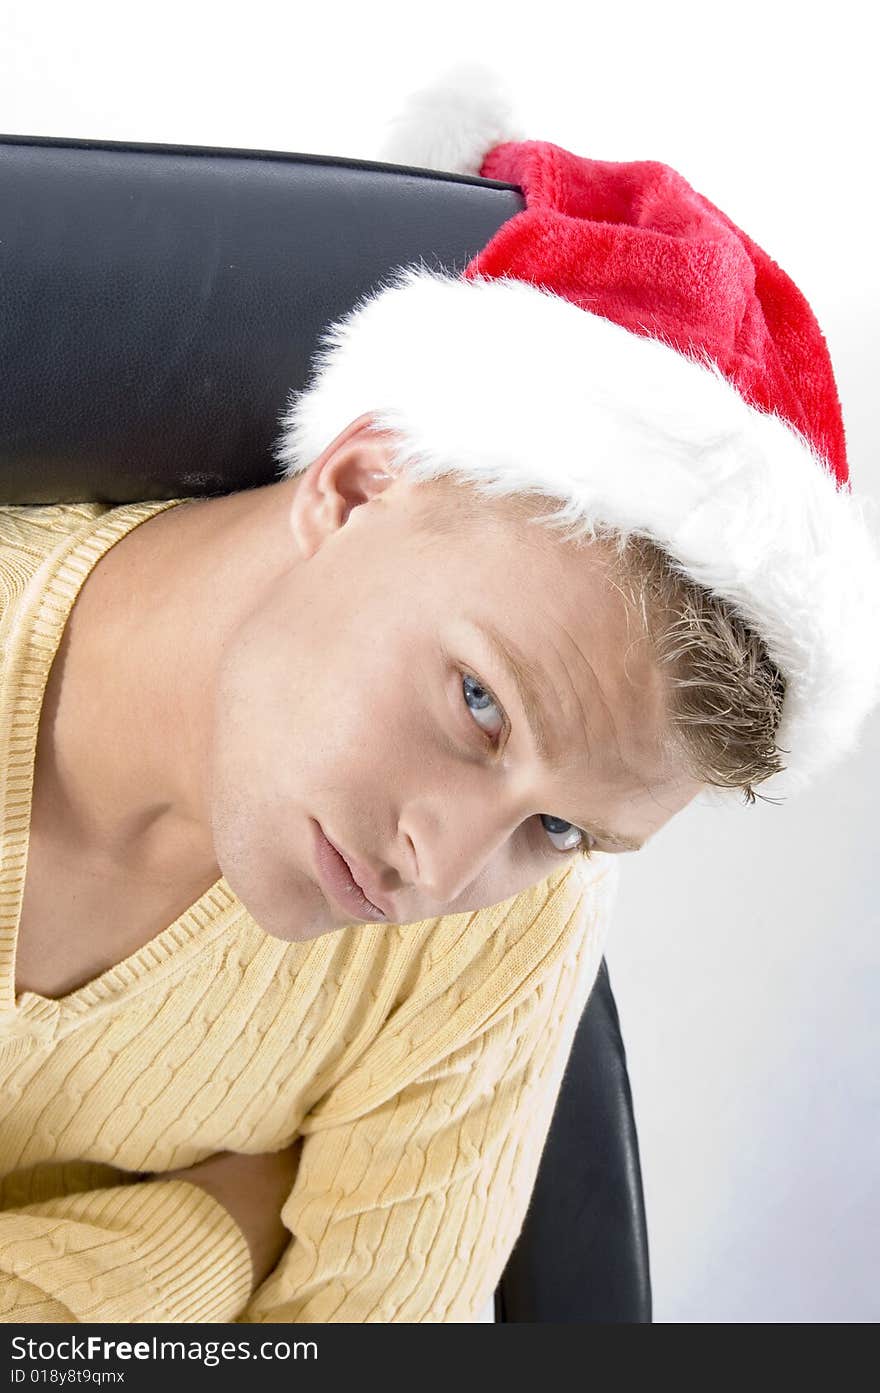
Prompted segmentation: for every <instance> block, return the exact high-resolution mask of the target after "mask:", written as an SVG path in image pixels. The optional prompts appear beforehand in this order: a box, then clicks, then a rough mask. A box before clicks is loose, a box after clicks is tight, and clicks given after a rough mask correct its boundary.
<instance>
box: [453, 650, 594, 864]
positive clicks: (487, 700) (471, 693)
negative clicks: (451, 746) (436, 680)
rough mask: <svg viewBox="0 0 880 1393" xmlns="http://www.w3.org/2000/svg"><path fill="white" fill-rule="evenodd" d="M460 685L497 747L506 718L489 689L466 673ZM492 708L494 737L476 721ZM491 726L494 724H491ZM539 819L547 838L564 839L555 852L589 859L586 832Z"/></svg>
mask: <svg viewBox="0 0 880 1393" xmlns="http://www.w3.org/2000/svg"><path fill="white" fill-rule="evenodd" d="M462 683H463V686H464V689H465V702H466V704H467V707H468V710H469V711H470V712H471V714H472V715H473V717H474V719H475V720H476V722H477V725H478V726H479V727H480V729H481V730H482V731H483V734H484V735H485V736H486V739H487V741H488V743H489V744H490V745H492V746H495V745H497V743H498V738H499V736H500V735H501V734H503V733H504V728H505V726H506V724H507V717H506V716H505V714H504V712H503V711H502V709H501V707H500V705H499V704H498V702H497V701H496V700H495V698H494V697H493V695H492V693H491V692H490V690H489V688H488V687H486V686H484V685H483V683H482V682H480V681H479V680H478V679H477V678H475V677H471V676H469V675H468V674H467V673H462ZM471 702H473V705H471ZM492 707H494V709H495V710H496V711H497V712H498V713H499V714H500V717H501V722H500V724H501V729H500V731H499V732H498V735H497V736H495V737H493V736H491V735H490V734H489V733H488V731H487V730H486V728H485V726H484V725H483V724H482V722H481V720H480V719H478V718H479V717H481V716H483V715H484V714H485V713H487V712H489V711H490V709H491V708H492ZM491 724H496V723H495V722H491ZM539 817H540V820H541V824H542V826H543V827H544V830H545V831H546V832H547V834H548V836H550V837H559V836H561V837H563V838H564V843H563V845H562V846H556V844H555V843H553V845H554V846H555V847H556V850H557V851H559V852H562V853H564V852H568V851H576V850H578V849H579V848H580V850H581V851H582V853H583V855H584V856H587V857H589V855H590V848H589V846H588V841H589V838H588V836H587V834H586V832H582V831H581V829H580V828H579V827H575V825H574V823H572V822H564V821H563V820H562V818H560V817H551V816H550V814H549V813H540V814H539ZM551 824H552V825H551Z"/></svg>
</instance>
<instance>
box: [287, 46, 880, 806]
mask: <svg viewBox="0 0 880 1393" xmlns="http://www.w3.org/2000/svg"><path fill="white" fill-rule="evenodd" d="M379 157H380V159H381V160H383V161H385V162H389V163H394V164H404V165H408V166H411V167H417V168H422V169H441V170H445V171H448V172H452V173H456V172H457V173H461V174H468V175H478V176H480V177H482V178H486V179H495V180H501V181H503V182H506V183H511V184H515V185H517V186H518V187H519V188H520V189H521V190H522V192H523V195H524V199H525V204H526V206H525V209H524V210H523V211H522V212H520V213H517V214H516V215H515V216H513V217H511V218H510V219H509V220H508V221H507V222H505V223H504V224H503V225H502V226H501V227H500V228H499V230H498V231H497V232H496V233H495V234H494V236H493V237H492V238H491V239H490V240H489V242H488V243H487V244H486V246H485V247H484V248H483V249H482V251H480V252H479V254H478V255H477V256H475V257H474V258H473V260H472V261H471V262H470V263H469V264H468V265H467V266H466V267H465V269H464V271H463V273H461V274H460V275H453V274H450V273H446V272H443V271H438V270H436V269H429V268H427V267H426V266H424V265H423V264H422V263H418V264H413V265H409V266H407V267H402V268H400V269H398V270H397V271H395V272H394V273H392V275H391V276H390V277H388V278H387V279H386V280H385V281H383V282H382V283H381V284H380V285H379V286H377V287H376V288H375V290H374V291H373V292H372V293H370V294H369V295H367V296H366V297H364V298H363V299H362V300H361V301H360V302H359V303H358V304H357V305H356V306H355V307H354V308H353V309H352V311H351V312H350V313H349V314H347V315H346V316H345V317H344V318H343V319H341V320H339V321H337V323H335V324H333V325H331V326H330V327H329V328H328V329H327V331H326V332H325V334H324V336H323V340H322V344H321V346H320V347H319V349H318V352H317V354H316V356H315V360H314V370H313V376H312V380H311V382H310V384H309V385H308V386H307V388H306V389H305V390H303V391H301V392H299V393H296V394H295V395H294V398H293V400H292V401H291V402H290V403H289V405H288V406H287V408H286V410H285V412H284V414H283V416H282V418H281V427H282V433H281V436H280V438H279V441H278V443H277V445H276V449H275V457H276V459H277V460H278V461H279V463H280V464H281V465H282V466H283V474H284V475H285V476H288V477H290V476H293V475H294V474H296V473H298V472H300V471H302V470H303V469H305V468H307V467H308V465H309V463H310V462H311V461H312V460H313V459H315V458H316V457H317V456H318V455H319V454H320V453H321V452H322V451H323V450H324V449H326V447H327V445H328V444H329V443H330V442H331V441H332V440H333V439H334V438H335V437H336V436H337V435H338V434H339V433H340V431H342V430H343V429H344V428H345V426H346V425H348V424H349V423H350V422H351V421H352V420H354V419H356V418H357V417H358V416H359V415H361V414H363V413H365V412H372V413H373V415H374V419H375V424H376V427H377V429H380V430H391V431H394V432H396V433H398V435H399V438H400V448H399V450H398V452H397V453H396V455H395V456H394V460H393V468H394V470H395V472H398V473H405V474H406V477H407V478H409V479H412V480H414V481H415V480H430V479H434V478H438V477H440V476H442V475H446V476H450V475H451V476H454V477H457V478H460V479H461V480H462V481H466V482H467V483H469V484H470V485H471V486H472V487H473V488H474V489H475V490H476V491H478V492H479V493H481V494H482V495H483V496H485V497H486V498H492V497H496V496H502V495H505V494H510V493H530V492H534V493H540V494H546V495H550V496H552V497H554V498H558V499H559V501H560V509H559V511H558V512H554V513H553V514H552V517H553V518H554V519H555V522H554V526H559V527H560V528H562V529H564V530H565V532H566V534H567V535H569V536H578V535H585V536H595V535H599V534H601V533H603V532H605V531H606V530H608V529H613V530H614V532H615V533H617V534H618V535H619V536H620V537H621V538H624V539H625V538H626V537H627V536H629V535H633V536H647V537H650V538H651V539H652V540H653V541H655V542H656V543H657V544H658V545H659V546H661V547H662V548H663V549H664V550H665V551H666V552H667V553H668V554H669V556H670V557H672V559H673V561H674V562H675V563H676V565H677V566H678V568H679V569H680V570H681V571H683V572H684V573H686V574H687V575H688V576H690V577H691V578H692V579H693V580H695V581H697V582H698V583H699V584H700V585H702V586H704V587H705V588H706V589H708V590H709V591H711V592H712V593H714V594H716V595H719V596H721V597H723V599H725V600H726V601H728V602H729V603H730V604H731V605H732V606H733V607H734V609H735V610H736V611H737V612H738V613H739V614H740V615H741V616H742V618H743V619H744V620H745V621H746V622H747V623H748V624H749V625H750V626H751V627H752V628H753V630H755V631H756V632H757V633H758V634H759V635H760V636H761V638H762V639H763V640H764V643H765V645H766V647H767V650H768V652H769V654H770V656H771V658H772V659H773V660H774V662H775V663H776V664H777V666H778V667H779V669H780V670H781V672H782V674H783V676H784V677H785V679H786V695H785V701H784V704H783V710H782V717H781V722H780V727H779V732H778V736H777V744H778V747H779V749H780V751H782V752H783V755H782V758H783V763H784V765H785V769H784V771H783V773H782V774H777V775H774V777H773V778H772V779H771V780H767V781H765V782H764V784H762V785H761V788H762V791H768V790H771V791H772V792H782V793H791V792H795V791H797V790H799V789H800V788H802V787H804V786H805V785H806V784H808V783H810V782H812V780H813V778H814V777H815V775H816V774H817V773H818V772H819V771H820V770H824V769H825V768H827V767H829V766H831V765H832V764H834V763H836V762H837V761H838V760H839V759H840V758H841V757H842V756H843V755H844V754H845V753H846V752H848V751H850V750H851V749H852V748H854V746H855V745H856V742H857V738H858V734H859V730H860V728H861V726H862V723H863V721H864V718H865V716H866V715H867V713H868V712H869V710H870V709H871V707H872V706H873V705H874V704H875V702H876V701H877V700H878V697H880V552H878V546H877V542H876V540H875V538H874V537H873V536H872V531H871V528H870V527H869V520H868V509H869V506H871V505H870V502H869V500H868V499H867V498H865V497H861V498H859V497H857V496H856V495H855V494H854V493H853V491H852V487H851V484H850V481H849V472H848V466H847V458H846V444H845V439H844V427H843V421H842V416H841V408H840V401H839V399H838V393H837V388H836V385H835V380H834V375H833V372H832V367H831V360H830V357H829V353H828V348H827V345H826V343H825V339H824V338H823V335H822V332H821V330H820V328H819V325H818V323H817V322H816V318H815V316H814V314H813V312H812V310H811V309H810V307H809V305H808V303H807V301H806V299H805V298H804V296H803V295H802V294H801V292H800V291H799V290H798V288H797V286H796V285H795V284H794V283H793V281H792V280H791V279H790V278H789V277H788V276H787V275H786V273H785V272H784V271H783V270H782V269H781V268H780V267H779V266H778V265H777V263H776V262H775V261H773V260H772V259H771V257H769V256H768V255H767V253H766V252H764V251H763V250H762V249H761V248H760V247H759V246H757V245H756V244H755V243H754V242H753V241H752V240H751V238H749V237H748V236H747V235H746V233H744V232H743V231H742V230H741V229H740V228H738V227H737V226H736V225H735V224H734V223H733V222H731V220H730V219H729V218H728V217H727V216H726V215H725V214H724V213H722V212H721V211H720V209H718V208H717V207H715V205H714V204H713V203H710V202H709V200H708V199H706V198H704V197H703V195H702V194H699V193H697V192H696V190H695V189H693V188H692V187H691V186H690V184H688V182H687V181H686V180H685V179H684V178H683V177H682V176H681V175H680V174H678V173H676V171H675V170H674V169H671V168H670V167H669V166H668V165H666V164H661V163H659V162H657V161H655V160H634V161H623V162H619V161H610V160H594V159H588V158H586V157H584V156H581V155H575V154H572V153H571V152H570V151H568V150H565V149H562V148H561V147H560V146H558V145H554V144H552V143H549V142H547V141H541V140H527V139H524V138H523V133H522V132H521V131H520V130H519V129H517V128H516V127H515V125H514V120H513V117H512V115H511V110H510V102H509V100H508V98H507V96H506V95H505V92H504V88H503V85H502V83H501V82H500V80H499V79H498V77H497V76H496V75H495V74H494V73H493V72H492V71H491V70H490V69H488V68H486V67H485V66H483V65H481V64H468V65H458V66H457V67H455V68H454V69H452V70H451V72H449V73H448V74H447V75H446V76H445V77H444V78H443V79H441V80H440V81H438V82H437V83H435V84H434V85H433V86H432V87H430V88H428V89H426V90H424V91H422V92H419V93H417V94H415V95H414V96H412V97H411V98H410V99H409V101H408V103H407V104H406V106H405V107H404V108H403V110H402V111H401V113H400V115H399V116H398V117H397V118H396V119H395V120H394V121H393V122H392V123H391V129H390V135H389V139H388V141H387V142H386V144H385V146H384V148H383V149H382V150H381V151H380V156H379Z"/></svg>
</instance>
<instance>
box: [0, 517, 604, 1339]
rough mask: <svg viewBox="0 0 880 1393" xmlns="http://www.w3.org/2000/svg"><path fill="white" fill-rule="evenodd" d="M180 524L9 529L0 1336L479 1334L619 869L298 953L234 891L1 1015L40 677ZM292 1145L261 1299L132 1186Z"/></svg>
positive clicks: (2, 989)
mask: <svg viewBox="0 0 880 1393" xmlns="http://www.w3.org/2000/svg"><path fill="white" fill-rule="evenodd" d="M182 501H183V500H180V499H173V500H165V501H162V502H158V503H156V502H152V503H137V504H127V505H124V506H121V507H107V506H106V505H104V504H98V503H77V504H57V505H52V506H43V507H38V506H32V507H4V508H0V610H2V612H0V680H2V686H0V838H2V841H0V1320H4V1321H34V1322H44V1321H114V1322H125V1323H131V1322H149V1321H240V1322H262V1321H280V1322H298V1321H302V1322H308V1321H316V1322H321V1321H348V1322H364V1321H382V1322H389V1321H411V1322H416V1321H469V1320H473V1319H475V1318H476V1316H477V1314H478V1312H479V1311H480V1310H481V1309H482V1308H483V1307H484V1306H485V1303H486V1301H487V1300H488V1299H489V1298H490V1296H491V1294H492V1292H493V1290H494V1289H495V1286H496V1285H497V1283H498V1281H499V1279H500V1277H501V1274H502V1272H503V1270H504V1266H505V1263H506V1261H507V1258H508V1256H509V1254H510V1251H511V1249H512V1248H513V1245H514V1243H515V1241H516V1238H517V1235H518V1233H519V1231H520V1228H521V1227H522V1222H523V1219H524V1217H525V1212H526V1208H527V1205H528V1201H529V1196H530V1194H531V1190H532V1187H533V1184H534V1181H535V1176H536V1173H537V1169H538V1163H539V1160H540V1156H541V1152H542V1149H543V1146H544V1142H545V1140H546V1136H547V1132H548V1129H549V1125H550V1120H551V1117H552V1113H553V1108H554V1104H555V1101H556V1097H557V1094H558V1091H559V1087H560V1083H561V1080H562V1074H563V1070H564V1068H565V1064H566V1061H567V1058H568V1055H569V1051H570V1048H571V1044H572V1040H573V1036H574V1032H575V1029H576V1026H577V1023H578V1020H579V1018H580V1016H581V1014H582V1012H583V1010H584V1007H585V1005H586V1002H587V998H588V996H589V993H590V990H591V988H592V986H593V983H594V980H595V977H596V974H597V972H598V969H599V965H600V962H601V957H602V953H603V951H604V939H605V932H606V927H607V924H608V921H609V915H610V912H611V908H612V903H613V896H614V891H615V889H616V884H617V873H616V861H615V858H614V857H612V856H610V855H601V854H598V855H594V856H593V857H592V858H591V859H590V860H589V861H587V860H586V859H585V858H583V857H577V858H575V859H574V860H569V859H568V858H566V859H565V860H562V859H561V865H560V868H559V869H558V870H554V871H553V873H552V874H551V875H550V876H549V878H548V879H546V880H545V881H543V882H542V883H541V884H539V885H536V886H533V887H531V888H529V889H528V890H526V891H525V892H523V893H521V894H519V895H517V896H516V897H514V898H513V899H510V900H507V901H505V902H504V903H502V904H498V905H494V906H492V907H491V908H487V909H483V910H480V911H478V912H475V913H464V914H452V915H447V916H443V917H441V918H434V919H429V920H425V921H423V922H420V923H415V924H401V925H396V924H395V925H388V924H376V925H370V924H363V923H356V924H352V925H351V926H350V927H346V928H343V929H342V930H340V931H338V932H331V933H326V934H323V935H321V936H320V937H318V938H316V939H313V940H311V941H309V942H305V943H285V942H281V941H279V940H278V939H276V938H273V937H270V936H269V935H268V934H266V933H264V932H263V931H262V930H261V929H260V927H259V925H258V924H257V923H256V922H255V921H254V919H252V918H251V916H250V914H249V912H248V910H247V909H246V907H245V906H244V905H243V904H242V903H241V902H240V901H239V900H238V899H237V898H236V896H235V894H234V893H233V891H232V890H231V888H230V886H229V885H228V884H227V882H226V880H225V879H224V878H221V879H220V880H218V881H217V882H216V883H215V884H214V885H213V886H211V888H210V889H209V890H208V891H207V892H206V893H205V894H204V895H203V896H202V897H201V898H200V899H199V900H197V901H196V902H195V903H194V904H193V905H191V906H190V908H189V909H187V910H186V911H185V913H183V914H181V915H180V917H179V918H178V919H177V920H175V922H174V923H173V924H171V925H170V926H169V927H168V928H166V929H165V930H164V931H163V932H161V933H159V934H158V935H157V936H156V937H155V938H153V939H152V940H151V941H150V942H149V943H148V944H147V945H146V946H145V947H143V948H141V949H140V950H138V951H137V952H135V953H132V954H131V956H130V957H127V958H126V959H125V960H124V961H123V962H120V963H118V964H117V965H116V966H114V967H111V968H110V969H109V970H108V971H106V972H103V973H102V974H101V975H100V976H99V977H97V978H95V979H94V980H93V981H90V982H88V983H87V984H86V985H85V986H82V987H80V988H78V989H77V990H76V991H72V992H70V993H69V994H68V995H66V996H64V997H62V998H61V999H58V1000H55V999H51V998H47V997H43V996H40V995H39V994H37V993H35V992H30V991H24V992H22V993H21V994H20V995H19V996H17V997H16V992H15V946H16V934H17V928H18V920H19V915H20V911H21V902H22V895H23V888H24V880H25V870H26V863H27V853H28V834H29V833H28V829H29V818H30V804H31V792H32V788H33V769H34V758H35V750H36V740H37V730H38V724H39V715H40V709H41V703H42V699H43V693H44V690H45V686H46V682H47V679H48V674H49V669H50V667H51V664H52V660H53V658H54V655H55V653H56V651H57V649H58V646H59V643H60V639H61V635H62V631H63V629H64V625H65V623H66V620H67V617H68V615H69V613H70V610H71V608H72V606H73V603H74V601H75V599H76V596H77V593H78V591H79V589H80V587H81V586H82V584H83V582H84V581H85V579H86V577H87V575H88V574H89V571H90V570H91V568H92V567H93V566H94V565H95V564H96V563H97V561H98V560H99V559H100V557H101V556H102V555H103V554H104V553H105V552H106V551H107V550H109V548H110V547H112V546H113V544H114V542H116V541H118V540H119V539H120V538H121V537H123V536H124V535H125V534H126V533H127V532H128V531H130V530H131V529H132V528H134V527H136V526H138V524H139V523H141V522H143V521H145V520H146V519H147V518H149V517H152V516H153V515H154V514H155V513H156V512H158V511H160V510H161V509H163V508H168V507H173V506H175V504H176V503H178V502H182ZM58 932H59V934H63V933H64V905H63V903H59V905H58ZM297 1136H301V1137H302V1138H303V1144H302V1151H301V1157H300V1162H299V1168H298V1171H297V1175H296V1179H295V1182H294V1184H293V1187H292V1189H291V1191H290V1194H289V1196H288V1198H287V1200H286V1202H285V1204H284V1205H283V1207H282V1211H281V1217H282V1220H283V1223H284V1225H285V1227H286V1228H287V1229H288V1230H289V1233H290V1240H289V1242H288V1245H287V1248H286V1249H285V1251H284V1254H283V1256H282V1258H281V1260H280V1261H279V1263H278V1264H277V1266H276V1267H275V1269H274V1270H273V1272H272V1273H270V1275H269V1276H268V1278H267V1279H266V1280H265V1281H264V1282H263V1283H262V1285H261V1286H260V1287H258V1288H257V1290H256V1291H255V1292H254V1293H253V1295H251V1294H250V1287H251V1265H250V1254H249V1249H248V1245H247V1241H246V1239H245V1236H244V1234H243V1233H242V1231H241V1230H240V1228H239V1227H238V1225H237V1223H236V1222H235V1221H234V1220H233V1218H232V1216H231V1215H230V1214H229V1212H228V1211H227V1210H226V1209H225V1208H224V1207H223V1206H222V1205H221V1204H220V1203H219V1201H217V1200H216V1199H214V1197H213V1196H210V1195H208V1194H207V1193H206V1192H205V1191H203V1190H201V1189H200V1188H199V1187H198V1186H197V1185H196V1184H194V1183H192V1182H190V1181H185V1180H176V1179H175V1180H162V1179H161V1178H158V1179H151V1180H144V1179H142V1178H141V1173H143V1172H151V1173H154V1172H158V1173H159V1174H160V1176H161V1172H163V1171H169V1170H172V1169H175V1168H177V1167H182V1166H183V1167H185V1166H189V1165H192V1164H194V1163H195V1162H197V1161H200V1160H202V1159H203V1158H205V1157H207V1156H209V1155H211V1154H212V1153H214V1152H217V1151H227V1150H228V1151H238V1152H249V1153H257V1152H264V1151H270V1150H276V1149H280V1148H283V1147H287V1146H289V1145H290V1144H291V1143H292V1142H293V1141H294V1140H295V1138H296V1137H297Z"/></svg>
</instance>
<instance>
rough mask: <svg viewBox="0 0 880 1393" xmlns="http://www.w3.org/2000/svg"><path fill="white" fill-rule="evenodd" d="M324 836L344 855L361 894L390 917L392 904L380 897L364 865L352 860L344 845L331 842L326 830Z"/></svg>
mask: <svg viewBox="0 0 880 1393" xmlns="http://www.w3.org/2000/svg"><path fill="white" fill-rule="evenodd" d="M324 836H325V837H326V838H327V841H328V842H330V845H331V846H332V848H333V850H334V851H335V852H336V853H337V855H338V856H341V857H342V859H343V861H344V862H345V864H346V866H348V869H349V872H350V873H351V878H352V880H353V881H354V883H355V885H356V886H357V887H358V889H359V890H360V892H361V894H362V895H364V896H365V898H366V899H368V900H369V902H370V904H372V905H375V906H376V908H377V909H378V910H379V911H380V913H382V914H384V915H385V918H386V919H390V918H391V913H392V911H391V906H390V905H388V904H386V903H385V901H384V900H383V899H381V898H380V894H379V891H378V890H377V889H376V888H375V887H374V885H373V882H372V879H371V877H370V874H369V872H368V871H365V870H364V868H363V867H362V866H360V865H358V863H357V861H352V860H351V858H350V857H349V855H348V853H347V852H345V851H343V850H342V847H340V846H337V845H336V843H335V842H331V841H330V838H329V837H327V833H326V832H325V833H324Z"/></svg>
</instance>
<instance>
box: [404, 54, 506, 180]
mask: <svg viewBox="0 0 880 1393" xmlns="http://www.w3.org/2000/svg"><path fill="white" fill-rule="evenodd" d="M388 127H389V134H388V135H387V137H386V138H385V140H384V141H383V143H382V146H381V149H380V150H379V151H378V152H377V155H376V159H378V160H381V161H382V162H383V163H385V164H402V165H409V166H412V167H414V168H417V169H440V170H445V171H446V172H447V173H450V174H474V175H478V174H479V172H480V165H481V164H482V163H483V160H484V159H485V157H486V155H487V154H488V152H489V151H490V150H491V149H492V147H493V146H494V145H499V144H501V142H502V141H505V140H527V139H528V138H529V137H528V136H527V135H526V133H525V131H524V130H523V129H522V127H521V126H520V125H519V122H518V121H517V120H516V119H515V117H514V114H513V103H512V99H511V97H510V94H509V91H508V88H507V84H506V81H505V79H504V78H502V77H501V75H500V74H499V73H498V72H497V71H495V70H494V69H493V68H490V67H488V66H487V65H486V64H485V63H475V62H465V63H457V64H456V65H455V66H454V67H452V68H449V69H447V71H446V72H445V73H444V74H443V75H442V76H441V77H439V78H437V79H436V80H435V81H434V82H432V83H431V84H430V86H428V87H425V88H422V89H421V90H420V91H417V92H413V93H411V94H410V95H409V97H407V98H406V101H405V102H404V105H403V106H402V108H401V110H400V111H399V113H398V114H397V116H394V117H392V119H391V120H390V121H389V122H388Z"/></svg>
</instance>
